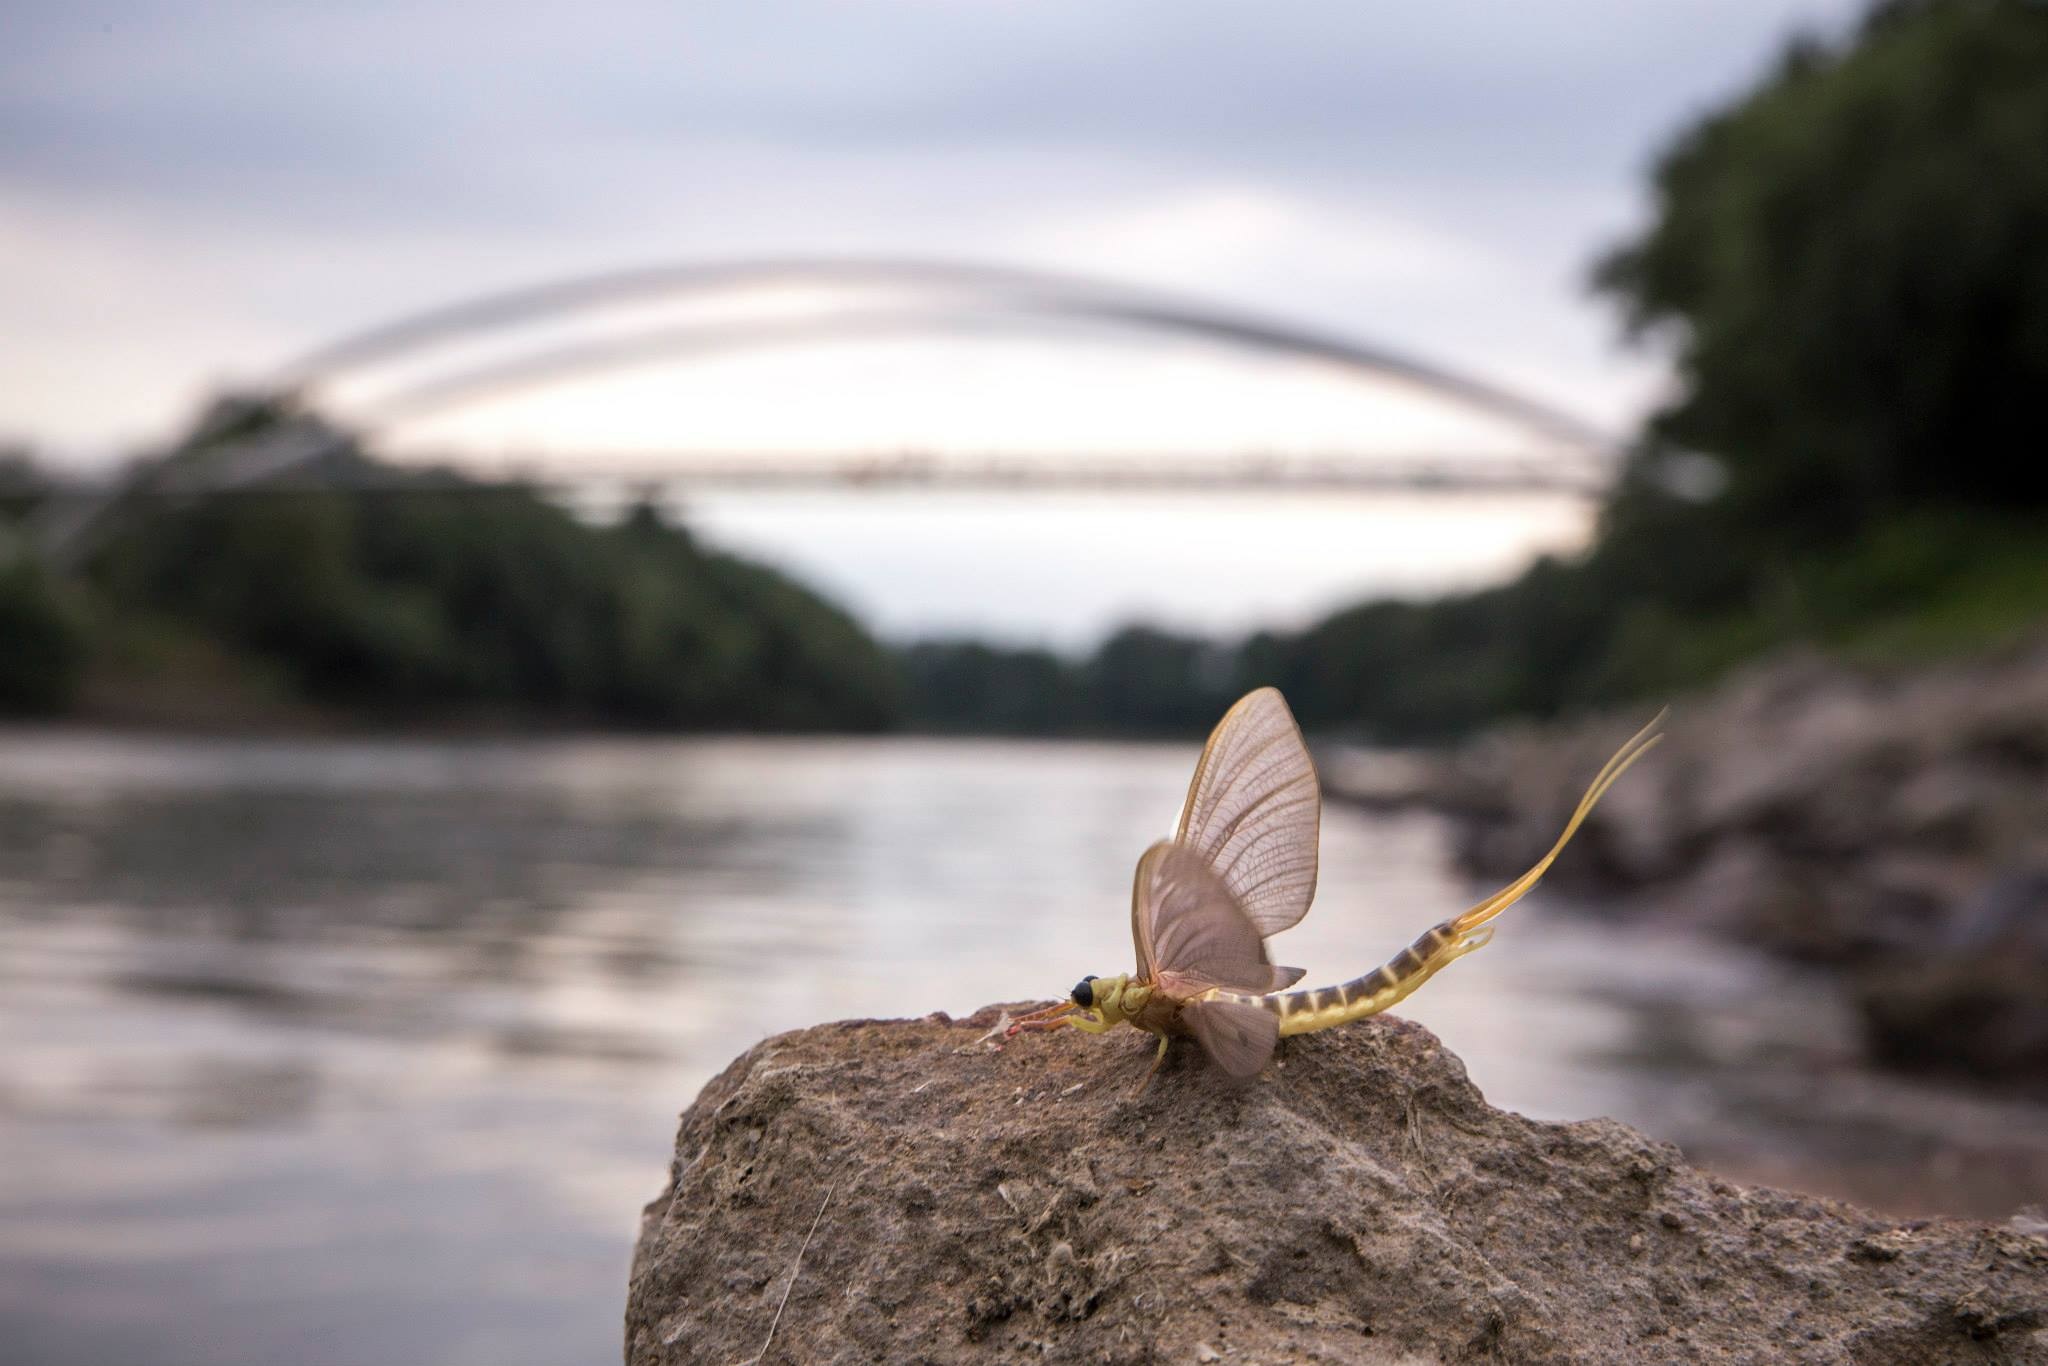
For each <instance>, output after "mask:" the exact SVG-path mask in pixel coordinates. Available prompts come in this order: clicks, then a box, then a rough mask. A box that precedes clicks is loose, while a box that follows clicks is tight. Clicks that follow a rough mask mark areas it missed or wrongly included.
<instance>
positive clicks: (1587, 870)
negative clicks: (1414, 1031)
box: [1429, 640, 2048, 1094]
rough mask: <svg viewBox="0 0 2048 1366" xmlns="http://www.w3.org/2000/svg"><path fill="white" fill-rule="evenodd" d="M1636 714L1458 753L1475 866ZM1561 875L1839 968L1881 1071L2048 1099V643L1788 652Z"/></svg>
mask: <svg viewBox="0 0 2048 1366" xmlns="http://www.w3.org/2000/svg"><path fill="white" fill-rule="evenodd" d="M1641 719H1642V718H1640V717H1628V718H1619V717H1610V718H1603V719H1599V720H1595V721H1591V722H1581V723H1576V724H1572V725H1568V726H1561V727H1555V728H1548V729H1541V730H1539V729H1534V728H1517V729H1513V730H1506V731H1502V732H1499V733H1496V734H1494V735H1490V736H1487V737H1484V738H1483V739H1481V740H1480V741H1478V742H1475V743H1474V744H1472V745H1471V746H1468V747H1467V748H1466V749H1465V750H1463V751H1461V752H1459V753H1457V754H1455V755H1452V756H1449V757H1448V758H1447V759H1446V760H1444V761H1443V762H1442V763H1441V765H1440V766H1439V767H1438V768H1437V770H1436V771H1435V772H1434V773H1433V775H1432V778H1431V782H1430V785H1429V791H1430V796H1431V803H1432V805H1434V806H1435V807H1436V808H1437V809H1439V810H1441V811H1443V812H1445V813H1446V814H1448V815H1449V816H1450V817H1451V819H1452V822H1453V826H1454V830H1455V835H1454V838H1455V841H1456V850H1457V854H1456V856H1457V858H1458V860H1459V862H1460V863H1461V864H1462V865H1463V866H1465V867H1466V868H1468V869H1469V870H1471V871H1473V872H1475V873H1478V874H1481V875H1486V876H1500V877H1508V876H1512V875H1514V874H1515V873H1518V872H1519V871H1520V870H1521V869H1522V868H1524V867H1526V866H1528V864H1529V863H1530V862H1531V861H1532V860H1533V859H1534V858H1535V857H1537V856H1539V855H1540V854H1541V853H1542V851H1543V849H1544V848H1546V847H1548V845H1549V843H1550V841H1551V840H1552V839H1554V838H1555V837H1556V832H1557V829H1558V827H1559V826H1560V825H1561V823H1562V822H1563V820H1564V818H1565V816H1566V815H1567V814H1568V813H1569V811H1570V808H1571V805H1572V803H1573V802H1574V801H1576V800H1577V796H1578V793H1579V790H1580V788H1581V787H1582V786H1583V785H1584V782H1585V776H1586V775H1587V774H1589V773H1591V772H1593V771H1595V770H1596V769H1597V768H1598V767H1599V765H1600V763H1601V761H1602V760H1603V758H1604V757H1605V754H1606V752H1607V751H1608V750H1609V749H1610V748H1611V747H1612V743H1611V742H1612V741H1613V740H1614V739H1616V738H1617V736H1618V735H1625V734H1626V733H1627V732H1628V731H1629V730H1631V729H1633V728H1634V726H1636V725H1639V724H1640V723H1641ZM1547 885H1548V886H1549V887H1551V888H1552V889H1553V890H1561V891H1566V892H1577V893H1580V894H1583V895H1585V896H1586V897H1588V898H1589V901H1590V908H1592V909H1595V910H1599V909H1601V908H1603V907H1604V908H1605V909H1606V911H1607V912H1608V913H1613V914H1626V915H1628V916H1629V917H1631V918H1632V919H1638V920H1643V921H1658V922H1662V923H1667V924H1673V925H1678V926H1683V927H1685V928H1689V929H1697V930H1703V931H1706V932H1710V933H1715V934H1720V935H1725V936H1728V937H1731V938H1734V939H1737V940H1740V941H1743V942H1747V943H1750V944H1754V945H1757V946H1760V947H1762V948H1765V949H1767V950H1770V951H1772V952H1775V953H1779V954H1782V955H1784V956H1787V957H1790V958H1794V959H1798V960H1801V961H1806V962H1812V963H1820V964H1824V965H1828V966H1831V967H1834V968H1836V969H1839V970H1840V971H1841V972H1842V973H1843V974H1844V975H1845V977H1846V979H1847V982H1848V987H1849V992H1850V995H1851V996H1852V997H1853V998H1854V999H1855V1000H1857V1001H1858V1002H1859V1004H1860V1007H1861V1009H1862V1011H1863V1015H1864V1020H1865V1025H1866V1041H1867V1044H1868V1047H1869V1049H1870V1052H1871V1054H1872V1056H1873V1058H1874V1059H1875V1060H1877V1061H1879V1062H1883V1063H1885V1064H1887V1065H1890V1066H1895V1067H1900V1068H1904V1069H1909V1070H1920V1071H1936V1072H1945V1073H1948V1074H1951V1075H1957V1076H1963V1077H1967V1078H1970V1079H1972V1080H1976V1081H1979V1082H1990V1083H1994V1084H1998V1085H2005V1086H2018V1087H2020V1088H2022V1089H2026V1090H2030V1091H2032V1092H2034V1093H2037V1094H2048V990H2043V988H2042V986H2041V984H2042V983H2043V982H2044V981H2048V640H2037V641H2034V642H2031V643H2030V644H2028V645H2027V646H2025V647H2021V648H2015V649H2012V650H2008V651H2006V652H2003V653H2001V654H1999V655H1996V656H1990V657H1985V658H1979V659H1976V660H1971V661H1956V662H1951V663H1947V664H1943V665H1940V666H1937V667H1930V668H1927V669H1924V670H1918V671H1914V672H1911V673H1907V674H1893V675H1879V674H1874V673H1869V672H1861V671H1857V670H1853V669H1850V668H1848V667H1846V666H1844V665H1841V664H1838V663H1834V662H1831V661H1828V660H1825V659H1822V658H1821V657H1819V656H1817V655H1797V656H1791V657H1787V658H1782V659H1779V660H1776V661H1772V662H1769V663H1766V664H1763V665H1759V666H1757V667H1755V668H1753V669H1751V670H1749V671H1747V672H1745V673H1742V674H1739V675H1737V676H1736V677H1734V678H1732V679H1731V680H1730V681H1729V682H1728V683H1727V684H1725V685H1723V686H1721V687H1719V688H1716V689H1714V690H1712V691H1709V692H1707V693H1705V694H1702V695H1700V696H1697V697H1694V698H1691V699H1688V700H1686V701H1683V702H1681V703H1680V704H1679V706H1678V708H1677V710H1676V712H1675V713H1674V716H1673V718H1672V721H1671V723H1670V727H1669V732H1668V736H1667V739H1666V740H1665V742H1664V744H1663V745H1662V746H1660V748H1659V749H1658V750H1657V751H1656V752H1655V753H1654V754H1653V755H1652V756H1651V757H1650V759H1648V760H1647V761H1646V762H1644V763H1643V764H1641V765H1639V766H1638V767H1637V768H1636V769H1635V770H1633V771H1632V772H1630V774H1629V775H1628V777H1627V778H1626V779H1625V780H1624V781H1623V782H1621V783H1620V784H1618V785H1617V786H1616V787H1615V789H1614V791H1613V792H1611V793H1610V794H1609V795H1608V797H1607V799H1606V801H1605V802H1603V803H1602V805H1601V807H1600V808H1599V810H1598V811H1596V812H1595V813H1594V815H1593V817H1592V819H1591V820H1589V821H1588V822H1587V825H1586V828H1585V829H1584V830H1583V831H1582V832H1581V834H1580V836H1579V838H1578V840H1577V841H1576V842H1575V843H1574V845H1573V848H1572V851H1571V855H1570V856H1569V857H1568V858H1566V859H1564V860H1561V861H1560V863H1559V866H1558V867H1557V868H1556V869H1555V870H1553V872H1552V873H1551V875H1550V878H1549V879H1548V882H1547Z"/></svg>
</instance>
